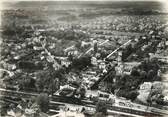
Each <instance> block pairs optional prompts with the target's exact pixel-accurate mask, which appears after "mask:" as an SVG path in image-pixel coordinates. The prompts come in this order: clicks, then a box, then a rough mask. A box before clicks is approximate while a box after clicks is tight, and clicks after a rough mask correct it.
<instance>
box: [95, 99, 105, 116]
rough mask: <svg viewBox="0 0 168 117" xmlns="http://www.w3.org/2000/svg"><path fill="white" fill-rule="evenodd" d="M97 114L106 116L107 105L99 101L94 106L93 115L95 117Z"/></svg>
mask: <svg viewBox="0 0 168 117" xmlns="http://www.w3.org/2000/svg"><path fill="white" fill-rule="evenodd" d="M98 113H102V115H104V116H105V115H107V105H106V103H105V102H101V101H99V102H98V103H97V104H96V113H95V115H97V114H98Z"/></svg>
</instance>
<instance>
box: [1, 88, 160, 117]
mask: <svg viewBox="0 0 168 117" xmlns="http://www.w3.org/2000/svg"><path fill="white" fill-rule="evenodd" d="M0 94H1V95H0V97H4V99H3V98H0V99H1V100H3V101H7V102H10V103H17V101H12V99H11V97H12V98H30V97H31V96H38V95H39V94H38V93H34V92H33V93H27V92H21V91H13V90H6V89H1V88H0ZM5 97H6V99H5ZM8 98H10V99H8ZM68 104H71V105H77V106H82V107H90V106H92V107H94V108H95V104H94V103H93V101H87V100H80V99H77V98H71V97H61V96H52V97H50V105H49V106H50V109H56V108H58V106H65V105H68ZM108 109H109V110H112V111H117V112H123V113H129V114H135V115H139V116H162V115H163V113H156V112H149V111H146V112H145V111H142V110H136V109H134V108H124V107H117V106H113V105H112V104H111V105H110V104H108Z"/></svg>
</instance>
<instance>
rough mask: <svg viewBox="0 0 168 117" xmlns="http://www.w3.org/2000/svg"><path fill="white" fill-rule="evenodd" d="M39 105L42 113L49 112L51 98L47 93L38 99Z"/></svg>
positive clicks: (40, 95)
mask: <svg viewBox="0 0 168 117" xmlns="http://www.w3.org/2000/svg"><path fill="white" fill-rule="evenodd" d="M37 104H38V105H39V107H40V110H41V111H42V112H47V111H48V109H49V97H48V94H46V93H41V94H39V95H38V97H37Z"/></svg>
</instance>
